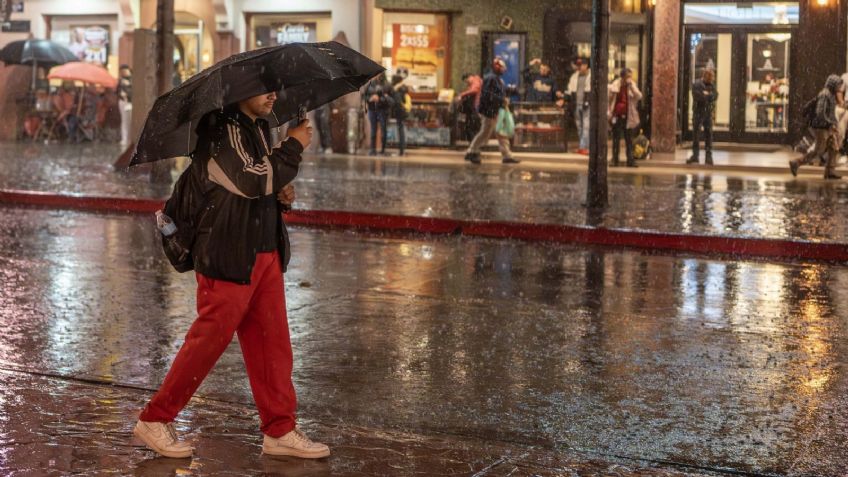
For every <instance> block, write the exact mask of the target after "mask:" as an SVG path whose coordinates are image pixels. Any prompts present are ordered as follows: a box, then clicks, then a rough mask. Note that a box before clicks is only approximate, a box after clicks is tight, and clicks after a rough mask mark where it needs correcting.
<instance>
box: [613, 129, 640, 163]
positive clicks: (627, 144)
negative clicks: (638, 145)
mask: <svg viewBox="0 0 848 477" xmlns="http://www.w3.org/2000/svg"><path fill="white" fill-rule="evenodd" d="M622 139H624V156H625V157H626V158H627V165H628V166H635V165H636V161H634V159H633V132H632V131H631V130H630V129H627V118H626V117H618V118H615V122H614V123H613V124H612V164H613V165H614V166H617V165H618V158H619V149H620V147H621V140H622Z"/></svg>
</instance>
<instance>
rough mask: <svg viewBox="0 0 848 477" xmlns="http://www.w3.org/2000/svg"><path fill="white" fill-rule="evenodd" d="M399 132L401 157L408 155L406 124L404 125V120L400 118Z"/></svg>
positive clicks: (398, 121)
mask: <svg viewBox="0 0 848 477" xmlns="http://www.w3.org/2000/svg"><path fill="white" fill-rule="evenodd" d="M397 131H398V152H399V153H400V155H401V156H402V155H404V154H405V153H406V124H404V120H403V119H401V118H398V120H397Z"/></svg>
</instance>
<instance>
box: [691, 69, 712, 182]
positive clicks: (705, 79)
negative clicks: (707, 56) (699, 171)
mask: <svg viewBox="0 0 848 477" xmlns="http://www.w3.org/2000/svg"><path fill="white" fill-rule="evenodd" d="M716 99H718V91H716V86H715V72H714V71H713V70H711V69H709V68H707V69H705V70H704V74H703V76H701V78H700V79H698V80H695V82H694V83H692V157H690V158H689V159H688V160H687V161H686V164H697V163H698V160H699V159H698V154H699V151H698V149H699V146H700V144H699V143H700V141H699V139H700V138H699V136H700V132H701V128H703V130H704V152H705V154H706V157H705V159H704V164H706V165H708V166H711V165H713V106H714V105H715V102H716Z"/></svg>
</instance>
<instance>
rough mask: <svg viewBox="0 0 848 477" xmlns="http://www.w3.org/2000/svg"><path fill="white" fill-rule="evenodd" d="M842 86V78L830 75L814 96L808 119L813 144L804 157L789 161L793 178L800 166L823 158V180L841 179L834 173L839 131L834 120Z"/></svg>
mask: <svg viewBox="0 0 848 477" xmlns="http://www.w3.org/2000/svg"><path fill="white" fill-rule="evenodd" d="M842 84H843V83H842V78H840V77H839V76H837V75H830V76H828V77H827V81H825V85H824V88H822V90H821V91H820V92H819V94H818V95H817V96H816V99H815V109H814V111H813V114H812V116H811V118H810V129H811V130H812V132H813V137H814V139H815V144H813V146H812V147H811V148H810V150H809V151H807V153H806V154H804V157H802V158H800V159H793V160H792V161H789V170H790V172H792V175H793V176H797V175H798V168H799V167H801V165H802V164H810V163H811V162H813V161H814V160H816V159H817V158H819V157H821V156H825V166H824V178H825V179H841V178H842V177H840V176H838V175H836V173H835V172H834V171H835V169H836V157H837V155H838V148H839V146H838V145H837V141H838V136H839V131H838V121H837V119H836V101H837V100H836V94H837V92H838V91H839V89H840V88H841V87H842Z"/></svg>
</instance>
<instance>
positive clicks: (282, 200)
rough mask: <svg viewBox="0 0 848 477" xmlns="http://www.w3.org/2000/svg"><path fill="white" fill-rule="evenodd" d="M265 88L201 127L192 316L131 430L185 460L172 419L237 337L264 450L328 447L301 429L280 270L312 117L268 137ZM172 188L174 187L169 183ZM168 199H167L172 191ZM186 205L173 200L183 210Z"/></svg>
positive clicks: (300, 452) (309, 451) (295, 452)
mask: <svg viewBox="0 0 848 477" xmlns="http://www.w3.org/2000/svg"><path fill="white" fill-rule="evenodd" d="M265 88H266V91H268V93H266V94H261V95H258V96H253V97H251V98H248V99H246V100H243V101H240V102H239V103H237V104H231V105H227V106H225V107H224V108H223V109H221V110H220V111H214V112H212V113H209V115H207V116H206V117H205V118H204V120H203V121H202V122H201V124H200V125H199V126H198V145H197V149H196V151H197V155H196V157H195V158H194V160H193V161H192V164H191V166H189V167H195V168H197V169H195V170H194V171H196V173H197V174H198V175H199V176H201V177H202V178H201V179H198V180H199V181H200V183H201V184H203V186H202V187H198V189H201V190H200V191H198V192H196V193H197V194H202V196H201V197H196V196H188V197H186V196H179V197H180V198H181V199H182V201H184V202H189V201H200V202H201V203H204V204H206V205H205V206H204V207H203V209H202V211H201V212H200V213H199V217H197V226H196V230H197V236H196V238H195V240H194V244H193V245H192V249H191V256H192V260H193V264H194V269H195V271H196V272H197V319H196V320H195V321H194V323H192V325H191V328H190V329H189V331H188V333H187V334H186V338H185V342H184V343H183V345H182V346H181V347H180V350H179V351H178V352H177V356H176V358H174V362H173V363H172V364H171V368H170V369H169V371H168V374H167V375H166V376H165V380H164V381H163V383H162V385H161V386H160V388H159V390H158V391H157V392H156V394H154V395H153V397H152V398H151V399H150V402H148V403H147V405H146V406H145V407H144V410H143V411H142V412H141V415H140V416H139V418H138V422H137V423H136V426H135V429H134V434H135V435H136V436H137V437H138V438H140V439H141V440H142V441H144V443H145V444H147V446H148V447H150V448H151V449H152V450H154V451H156V452H157V453H159V454H161V455H163V456H166V457H174V458H185V457H190V456H191V454H192V452H193V449H192V447H191V445H189V444H188V443H186V442H184V441H182V440H180V438H179V436H178V434H177V431H176V429H175V428H174V424H173V421H174V419H175V418H176V416H177V414H178V413H179V412H180V411H181V410H182V409H183V407H185V406H186V404H188V402H189V400H190V399H191V397H192V395H194V393H195V391H197V388H198V387H199V386H200V384H201V383H202V382H203V379H204V378H205V377H206V375H207V374H208V373H209V371H210V370H211V369H212V367H213V366H214V365H215V363H216V362H217V361H218V359H219V358H220V356H221V355H222V354H223V353H224V350H226V349H227V346H228V345H229V344H230V342H231V341H232V338H233V334H234V333H238V342H239V345H240V347H241V351H242V355H243V357H244V364H245V368H246V369H247V374H248V377H249V379H250V388H251V391H252V392H253V400H254V402H255V403H256V407H257V408H258V410H259V419H260V421H261V427H260V428H261V430H262V433H263V442H262V452H263V453H264V454H270V455H286V456H294V457H301V458H310V459H312V458H321V457H326V456H329V455H330V449H329V448H328V447H327V446H326V445H324V444H320V443H317V442H313V441H312V440H310V439H309V438H308V437H307V436H306V435H305V434H304V433H303V432H301V431H300V430H299V429H298V428H297V422H296V416H295V412H296V409H297V398H296V395H295V389H294V385H293V383H292V365H293V360H292V349H291V340H290V334H289V328H288V322H287V317H286V300H285V288H284V286H283V272H284V271H285V269H286V267H287V265H288V262H289V258H290V256H291V252H290V250H289V240H288V234H287V232H286V225H285V223H284V222H283V219H282V211H283V210H284V209H285V208H286V207H287V206H288V205H289V204H291V203H292V201H293V200H294V189H293V188H292V187H291V185H290V182H291V181H292V180H294V178H295V177H296V176H297V173H298V169H299V166H300V162H301V154H302V152H303V150H304V148H305V147H306V146H307V145H309V142H310V141H311V139H312V128H310V127H309V121H307V120H304V121H301V122H300V124H299V125H298V126H297V127H293V128H290V129H289V130H288V136H289V137H288V139H287V140H286V141H284V142H283V143H282V144H280V145H279V147H275V146H274V145H273V144H270V143H269V142H268V138H269V137H270V128H269V125H268V122H267V121H266V120H265V119H264V118H265V117H266V116H268V115H269V114H270V113H271V111H272V108H273V105H274V102H275V101H276V99H277V94H276V92H275V91H276V88H275V87H274V86H273V85H265ZM175 190H177V189H176V188H175ZM172 198H173V197H172ZM187 207H188V206H187V205H186V204H177V205H176V208H177V209H185V208H187Z"/></svg>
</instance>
